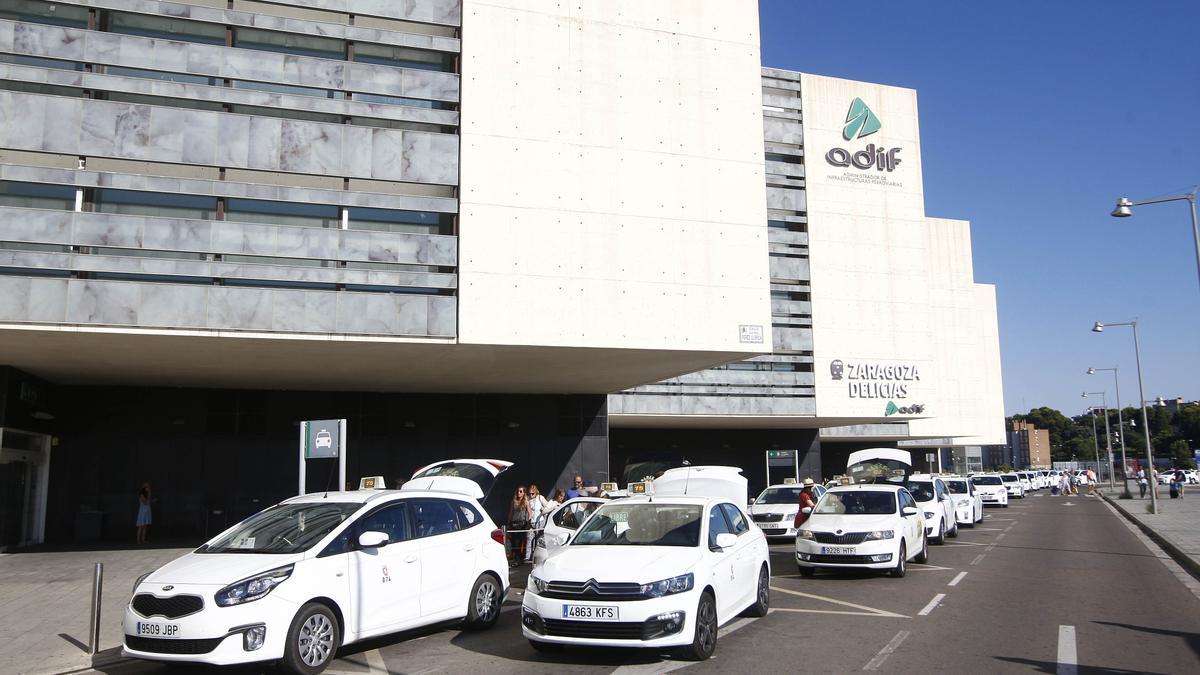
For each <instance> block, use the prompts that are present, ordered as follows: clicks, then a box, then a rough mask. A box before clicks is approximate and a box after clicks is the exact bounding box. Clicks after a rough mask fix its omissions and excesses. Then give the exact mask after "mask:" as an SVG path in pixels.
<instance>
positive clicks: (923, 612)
mask: <svg viewBox="0 0 1200 675" xmlns="http://www.w3.org/2000/svg"><path fill="white" fill-rule="evenodd" d="M944 597H946V594H945V593H938V594H937V595H935V596H933V599H932V600H930V601H929V604H928V605H925V609H922V610H921V611H919V612H917V616H929V613H930V612H932V611H933V610H934V608H935V607H937V606H938V603H939V602H941V601H942V598H944Z"/></svg>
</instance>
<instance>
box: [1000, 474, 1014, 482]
mask: <svg viewBox="0 0 1200 675" xmlns="http://www.w3.org/2000/svg"><path fill="white" fill-rule="evenodd" d="M1000 480H1002V481H1004V482H1005V483H1016V482H1017V477H1016V476H1013V475H1006V476H1000Z"/></svg>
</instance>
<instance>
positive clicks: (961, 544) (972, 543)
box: [942, 541, 987, 548]
mask: <svg viewBox="0 0 1200 675" xmlns="http://www.w3.org/2000/svg"><path fill="white" fill-rule="evenodd" d="M942 546H944V547H946V548H962V547H964V546H987V544H981V543H979V542H975V541H958V542H955V543H953V544H942Z"/></svg>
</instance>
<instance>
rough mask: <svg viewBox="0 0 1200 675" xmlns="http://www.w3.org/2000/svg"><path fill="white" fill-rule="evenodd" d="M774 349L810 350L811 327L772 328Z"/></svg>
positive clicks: (811, 344)
mask: <svg viewBox="0 0 1200 675" xmlns="http://www.w3.org/2000/svg"><path fill="white" fill-rule="evenodd" d="M771 332H772V334H773V336H774V343H773V344H774V345H775V350H776V351H803V352H811V351H812V348H813V334H812V329H811V328H773V329H772V331H771Z"/></svg>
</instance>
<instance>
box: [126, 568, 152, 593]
mask: <svg viewBox="0 0 1200 675" xmlns="http://www.w3.org/2000/svg"><path fill="white" fill-rule="evenodd" d="M151 574H154V572H146V573H145V574H143V575H142V576H140V577H138V578H137V581H135V582H133V591H131V592H133V593H137V589H138V586H141V585H142V582H143V581H145V580H146V577H148V576H150V575H151Z"/></svg>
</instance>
